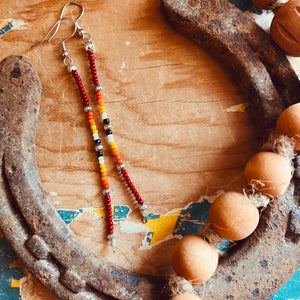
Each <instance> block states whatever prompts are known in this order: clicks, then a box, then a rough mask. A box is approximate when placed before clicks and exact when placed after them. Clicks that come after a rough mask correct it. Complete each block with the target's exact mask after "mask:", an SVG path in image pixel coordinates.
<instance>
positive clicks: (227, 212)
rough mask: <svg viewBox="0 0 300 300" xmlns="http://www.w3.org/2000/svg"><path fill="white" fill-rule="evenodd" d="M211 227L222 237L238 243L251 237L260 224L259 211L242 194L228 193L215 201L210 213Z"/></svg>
mask: <svg viewBox="0 0 300 300" xmlns="http://www.w3.org/2000/svg"><path fill="white" fill-rule="evenodd" d="M208 217H209V221H210V224H211V227H212V228H213V229H214V230H215V231H216V232H217V233H218V234H219V235H220V236H221V237H222V238H225V239H227V240H230V241H238V240H242V239H244V238H246V237H247V236H249V235H250V234H251V233H252V232H253V231H254V230H255V228H256V227H257V224H258V222H259V212H258V209H257V208H256V207H255V206H254V205H253V204H252V203H250V202H249V200H247V199H246V198H245V196H244V195H243V194H241V193H236V192H227V193H224V194H222V195H221V196H219V197H218V198H216V199H215V201H214V202H213V203H212V205H211V206H210V208H209V213H208Z"/></svg>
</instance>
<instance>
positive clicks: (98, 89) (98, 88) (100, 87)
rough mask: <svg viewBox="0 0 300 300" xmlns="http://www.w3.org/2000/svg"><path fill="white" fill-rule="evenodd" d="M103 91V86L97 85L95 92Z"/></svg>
mask: <svg viewBox="0 0 300 300" xmlns="http://www.w3.org/2000/svg"><path fill="white" fill-rule="evenodd" d="M101 91H102V86H101V85H96V86H95V92H96V93H97V92H101Z"/></svg>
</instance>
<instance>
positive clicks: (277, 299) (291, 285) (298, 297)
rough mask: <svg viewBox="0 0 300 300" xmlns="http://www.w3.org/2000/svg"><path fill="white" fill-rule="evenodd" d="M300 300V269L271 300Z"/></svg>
mask: <svg viewBox="0 0 300 300" xmlns="http://www.w3.org/2000/svg"><path fill="white" fill-rule="evenodd" d="M286 299H289V300H300V268H299V269H298V270H297V271H296V273H295V274H294V275H293V277H292V278H291V279H290V280H289V281H288V282H287V283H286V284H285V285H284V286H283V287H282V288H281V289H280V290H279V291H278V292H277V293H276V294H275V295H274V296H273V297H271V298H270V300H286Z"/></svg>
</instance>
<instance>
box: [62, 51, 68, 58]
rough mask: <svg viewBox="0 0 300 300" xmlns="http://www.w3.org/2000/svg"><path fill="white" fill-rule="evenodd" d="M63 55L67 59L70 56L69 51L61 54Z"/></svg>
mask: <svg viewBox="0 0 300 300" xmlns="http://www.w3.org/2000/svg"><path fill="white" fill-rule="evenodd" d="M61 55H62V57H67V56H69V52H68V51H63V52H62V53H61Z"/></svg>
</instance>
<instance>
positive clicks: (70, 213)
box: [57, 209, 83, 225]
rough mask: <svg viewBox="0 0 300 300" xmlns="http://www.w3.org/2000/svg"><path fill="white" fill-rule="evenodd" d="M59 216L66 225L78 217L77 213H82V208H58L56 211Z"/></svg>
mask: <svg viewBox="0 0 300 300" xmlns="http://www.w3.org/2000/svg"><path fill="white" fill-rule="evenodd" d="M57 212H58V213H59V214H60V216H61V218H62V219H63V220H64V221H65V223H66V224H67V225H68V224H70V223H71V222H72V221H73V220H74V219H76V218H78V217H79V215H81V214H82V213H83V209H78V210H65V209H59V210H58V211H57Z"/></svg>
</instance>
